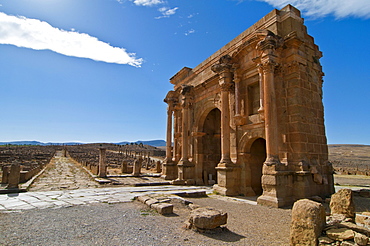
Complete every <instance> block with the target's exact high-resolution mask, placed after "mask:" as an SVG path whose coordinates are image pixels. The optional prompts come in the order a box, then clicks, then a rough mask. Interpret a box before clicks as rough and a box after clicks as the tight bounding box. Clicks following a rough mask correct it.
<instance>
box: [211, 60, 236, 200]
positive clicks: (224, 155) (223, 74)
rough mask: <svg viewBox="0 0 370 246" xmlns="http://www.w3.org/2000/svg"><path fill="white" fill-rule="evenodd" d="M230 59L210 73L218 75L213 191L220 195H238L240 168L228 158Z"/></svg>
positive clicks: (223, 61) (229, 148)
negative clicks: (218, 151) (218, 139)
mask: <svg viewBox="0 0 370 246" xmlns="http://www.w3.org/2000/svg"><path fill="white" fill-rule="evenodd" d="M231 60H232V58H231V57H230V56H229V55H226V56H223V57H221V58H220V60H219V63H217V64H215V65H213V66H212V71H213V72H215V73H217V74H218V75H219V80H218V82H219V85H220V87H221V160H220V163H219V164H218V166H217V167H216V170H217V182H218V183H217V184H215V185H214V186H213V188H214V190H215V191H217V192H219V193H220V194H222V195H230V196H234V195H237V194H240V170H241V169H240V167H239V166H237V165H236V164H234V163H233V162H232V161H231V158H230V152H231V144H230V139H231V138H230V132H231V128H230V102H229V95H230V91H231V90H232V88H233V81H232V80H233V69H232V63H231Z"/></svg>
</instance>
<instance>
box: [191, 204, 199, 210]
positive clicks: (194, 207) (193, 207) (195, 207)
mask: <svg viewBox="0 0 370 246" xmlns="http://www.w3.org/2000/svg"><path fill="white" fill-rule="evenodd" d="M189 208H190V209H191V210H194V209H197V208H200V206H199V205H196V204H193V203H191V204H189Z"/></svg>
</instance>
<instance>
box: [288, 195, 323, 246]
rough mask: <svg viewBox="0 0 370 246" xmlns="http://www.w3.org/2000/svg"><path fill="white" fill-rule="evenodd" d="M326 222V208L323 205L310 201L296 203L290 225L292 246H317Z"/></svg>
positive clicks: (304, 200) (303, 200)
mask: <svg viewBox="0 0 370 246" xmlns="http://www.w3.org/2000/svg"><path fill="white" fill-rule="evenodd" d="M325 220H326V215H325V208H324V206H323V205H322V204H321V203H318V202H314V201H311V200H308V199H302V200H298V201H297V202H295V203H294V205H293V209H292V222H291V224H290V245H312V246H314V245H317V241H318V238H319V236H320V235H321V232H322V230H323V228H324V226H325Z"/></svg>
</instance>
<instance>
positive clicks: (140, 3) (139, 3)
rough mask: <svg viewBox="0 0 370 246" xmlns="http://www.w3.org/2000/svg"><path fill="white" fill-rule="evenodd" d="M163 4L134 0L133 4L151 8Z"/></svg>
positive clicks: (158, 1) (152, 0) (157, 1)
mask: <svg viewBox="0 0 370 246" xmlns="http://www.w3.org/2000/svg"><path fill="white" fill-rule="evenodd" d="M161 3H163V1H162V0H134V4H136V5H138V6H153V5H157V4H161Z"/></svg>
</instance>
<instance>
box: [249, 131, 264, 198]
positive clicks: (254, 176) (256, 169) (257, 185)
mask: <svg viewBox="0 0 370 246" xmlns="http://www.w3.org/2000/svg"><path fill="white" fill-rule="evenodd" d="M265 160H266V140H265V139H263V138H258V139H256V140H255V141H254V142H253V144H252V146H251V148H250V158H249V165H250V172H251V188H252V189H253V191H254V193H255V194H256V195H257V196H259V195H262V191H263V190H262V183H261V178H262V167H263V163H264V162H265Z"/></svg>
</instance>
